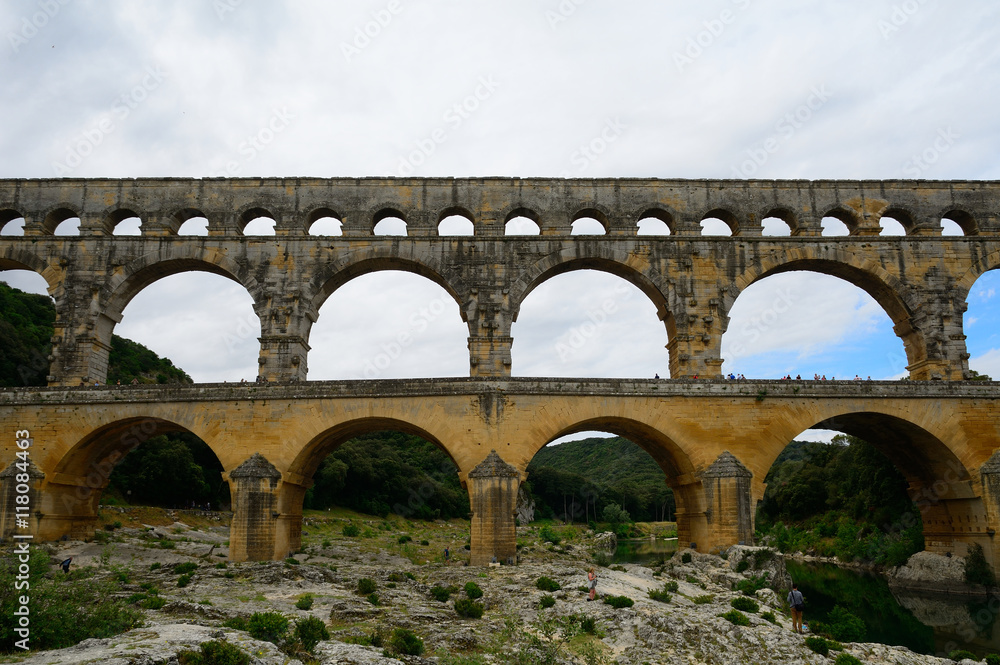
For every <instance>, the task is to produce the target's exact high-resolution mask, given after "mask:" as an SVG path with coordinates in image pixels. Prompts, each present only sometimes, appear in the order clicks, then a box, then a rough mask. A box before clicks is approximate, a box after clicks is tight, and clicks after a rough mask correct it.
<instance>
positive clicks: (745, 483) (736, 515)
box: [698, 450, 753, 552]
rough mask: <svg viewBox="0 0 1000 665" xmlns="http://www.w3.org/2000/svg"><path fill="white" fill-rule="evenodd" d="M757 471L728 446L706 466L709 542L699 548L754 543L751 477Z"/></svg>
mask: <svg viewBox="0 0 1000 665" xmlns="http://www.w3.org/2000/svg"><path fill="white" fill-rule="evenodd" d="M752 477H753V474H752V473H750V470H749V469H747V468H746V467H745V466H743V464H741V463H740V461H739V460H738V459H736V457H735V456H733V454H732V453H730V452H729V451H728V450H727V451H724V452H723V453H722V454H721V455H719V457H718V458H717V459H716V460H715V461H714V462H712V465H711V466H710V467H708V468H707V469H705V472H704V473H703V474H702V475H701V482H702V485H703V487H704V489H705V521H706V522H707V525H708V534H707V536H708V539H709V540H708V542H706V543H704V544H702V543H698V546H699V547H698V549H699V550H701V551H706V552H711V551H714V550H719V549H723V548H726V547H729V546H730V545H737V544H739V545H751V544H753V515H752V513H751V510H750V479H751V478H752Z"/></svg>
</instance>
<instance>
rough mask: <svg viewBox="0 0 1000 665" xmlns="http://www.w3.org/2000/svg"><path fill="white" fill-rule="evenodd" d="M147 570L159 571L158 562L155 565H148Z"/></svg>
mask: <svg viewBox="0 0 1000 665" xmlns="http://www.w3.org/2000/svg"><path fill="white" fill-rule="evenodd" d="M149 569H150V570H159V569H160V562H159V561H157V562H156V563H151V564H149Z"/></svg>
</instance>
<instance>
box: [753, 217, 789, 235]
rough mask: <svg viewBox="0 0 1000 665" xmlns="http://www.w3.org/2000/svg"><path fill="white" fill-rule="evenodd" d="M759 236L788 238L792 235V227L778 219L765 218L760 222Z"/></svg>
mask: <svg viewBox="0 0 1000 665" xmlns="http://www.w3.org/2000/svg"><path fill="white" fill-rule="evenodd" d="M760 226H761V235H765V236H790V235H792V225H791V224H789V223H788V222H787V221H785V220H784V219H781V218H780V217H765V218H764V219H762V220H761V222H760Z"/></svg>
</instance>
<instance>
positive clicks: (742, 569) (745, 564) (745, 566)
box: [736, 559, 750, 573]
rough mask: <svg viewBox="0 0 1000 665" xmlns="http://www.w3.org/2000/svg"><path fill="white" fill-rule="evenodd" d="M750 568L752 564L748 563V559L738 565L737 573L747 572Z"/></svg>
mask: <svg viewBox="0 0 1000 665" xmlns="http://www.w3.org/2000/svg"><path fill="white" fill-rule="evenodd" d="M748 568H750V562H749V561H747V560H746V559H743V560H742V561H740V562H739V563H738V564H736V572H737V573H742V572H746V570H747V569H748Z"/></svg>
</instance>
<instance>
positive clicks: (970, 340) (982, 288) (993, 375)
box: [962, 268, 1000, 380]
mask: <svg viewBox="0 0 1000 665" xmlns="http://www.w3.org/2000/svg"><path fill="white" fill-rule="evenodd" d="M998 294H1000V269H997V268H994V269H993V270H988V271H986V272H984V273H983V274H982V275H980V276H979V278H978V279H977V280H976V281H975V283H973V285H972V288H970V289H969V293H968V295H967V296H966V299H965V302H966V310H965V312H964V313H963V315H962V317H963V321H962V330H963V332H964V333H965V335H966V339H965V347H966V351H967V352H968V353H969V378H972V379H979V380H986V379H993V380H1000V312H998V308H997V306H996V304H997V302H998V301H1000V296H998Z"/></svg>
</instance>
